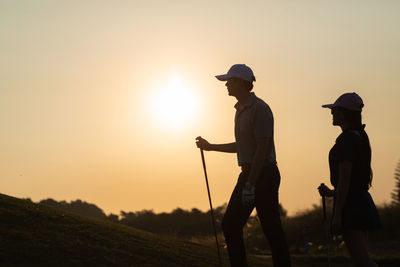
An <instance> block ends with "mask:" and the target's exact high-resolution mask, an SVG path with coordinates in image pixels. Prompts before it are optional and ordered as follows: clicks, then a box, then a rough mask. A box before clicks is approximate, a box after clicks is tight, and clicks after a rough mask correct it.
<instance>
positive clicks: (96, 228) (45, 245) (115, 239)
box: [0, 194, 228, 266]
mask: <svg viewBox="0 0 400 267" xmlns="http://www.w3.org/2000/svg"><path fill="white" fill-rule="evenodd" d="M225 260H226V259H225ZM226 263H227V262H226ZM10 265H11V266H217V265H218V258H217V255H216V251H215V249H213V248H210V247H207V246H201V245H198V244H195V243H191V242H187V241H183V240H179V239H174V238H171V237H164V236H159V235H154V234H151V233H147V232H144V231H140V230H137V229H134V228H131V227H126V226H123V225H121V224H116V223H112V222H107V221H103V220H97V219H91V218H86V217H81V216H78V215H74V214H71V213H67V212H62V211H59V210H56V209H53V208H51V207H48V206H45V205H40V204H35V203H32V202H31V201H29V200H21V199H17V198H13V197H9V196H6V195H2V194H0V266H10ZM226 266H228V264H226Z"/></svg>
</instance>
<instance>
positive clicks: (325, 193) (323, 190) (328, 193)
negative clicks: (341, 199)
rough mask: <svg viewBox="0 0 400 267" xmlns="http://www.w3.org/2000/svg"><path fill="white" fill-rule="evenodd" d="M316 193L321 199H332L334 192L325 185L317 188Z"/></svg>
mask: <svg viewBox="0 0 400 267" xmlns="http://www.w3.org/2000/svg"><path fill="white" fill-rule="evenodd" d="M318 192H319V194H320V196H321V197H333V194H334V191H333V190H331V189H329V187H327V186H326V185H325V184H321V185H320V186H318Z"/></svg>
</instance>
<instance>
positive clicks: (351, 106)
mask: <svg viewBox="0 0 400 267" xmlns="http://www.w3.org/2000/svg"><path fill="white" fill-rule="evenodd" d="M322 107H323V108H334V107H341V108H344V109H348V110H354V111H360V112H361V110H362V108H363V107H364V103H363V101H362V99H361V97H360V96H359V95H357V94H356V93H345V94H343V95H341V96H339V98H338V99H336V101H335V103H333V104H326V105H322Z"/></svg>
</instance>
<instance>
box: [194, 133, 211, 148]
mask: <svg viewBox="0 0 400 267" xmlns="http://www.w3.org/2000/svg"><path fill="white" fill-rule="evenodd" d="M196 146H197V147H198V148H200V149H203V150H205V151H209V150H211V145H210V143H209V142H208V141H207V140H206V139H203V138H202V137H201V136H197V137H196Z"/></svg>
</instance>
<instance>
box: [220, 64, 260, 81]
mask: <svg viewBox="0 0 400 267" xmlns="http://www.w3.org/2000/svg"><path fill="white" fill-rule="evenodd" d="M215 78H217V79H218V80H220V81H226V80H228V79H229V78H239V79H242V80H245V81H249V82H255V81H256V78H255V77H254V74H253V71H252V70H251V69H250V67H248V66H246V65H245V64H235V65H233V66H232V67H231V68H230V69H229V70H228V73H227V74H222V75H217V76H215Z"/></svg>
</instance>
